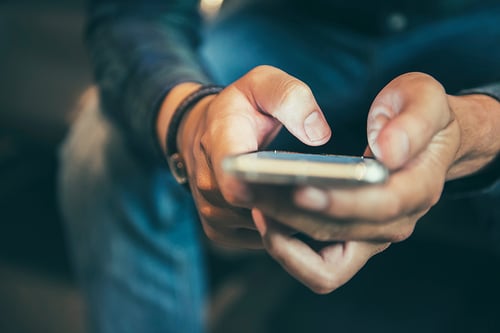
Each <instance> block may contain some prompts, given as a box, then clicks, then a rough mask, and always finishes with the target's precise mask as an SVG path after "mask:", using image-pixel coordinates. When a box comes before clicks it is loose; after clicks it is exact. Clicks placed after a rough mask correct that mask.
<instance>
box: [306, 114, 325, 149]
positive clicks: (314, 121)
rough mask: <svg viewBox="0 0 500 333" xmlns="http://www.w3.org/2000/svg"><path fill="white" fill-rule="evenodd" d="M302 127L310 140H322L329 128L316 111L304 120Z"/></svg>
mask: <svg viewBox="0 0 500 333" xmlns="http://www.w3.org/2000/svg"><path fill="white" fill-rule="evenodd" d="M304 129H305V131H306V134H307V137H308V138H309V140H311V141H312V142H315V141H323V140H324V139H325V138H327V137H328V136H329V135H330V128H329V127H328V126H327V125H326V124H325V121H324V120H323V117H321V115H320V113H319V112H318V111H314V112H313V113H311V114H310V115H309V116H307V118H306V119H305V120H304Z"/></svg>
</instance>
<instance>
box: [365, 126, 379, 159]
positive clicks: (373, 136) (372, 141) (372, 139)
mask: <svg viewBox="0 0 500 333" xmlns="http://www.w3.org/2000/svg"><path fill="white" fill-rule="evenodd" d="M378 134H379V131H377V130H371V131H370V132H369V133H368V144H369V145H370V149H371V150H372V153H373V155H374V156H375V157H376V158H377V159H381V158H382V154H381V151H380V147H379V146H378V143H377V138H378Z"/></svg>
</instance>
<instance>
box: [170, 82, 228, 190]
mask: <svg viewBox="0 0 500 333" xmlns="http://www.w3.org/2000/svg"><path fill="white" fill-rule="evenodd" d="M223 89H224V87H222V86H218V85H213V84H210V85H203V86H201V87H199V88H198V89H197V90H195V91H193V92H192V93H191V94H189V95H188V96H187V97H186V98H184V100H183V101H182V102H181V103H180V104H179V106H178V107H177V109H175V111H174V114H173V115H172V118H171V120H170V124H169V125H168V128H167V137H166V140H167V142H166V147H167V151H166V153H167V162H168V166H169V168H170V171H171V172H172V175H173V176H174V178H175V180H176V181H177V182H178V183H179V184H186V183H187V179H188V177H187V172H186V166H185V164H184V159H183V158H182V156H181V154H180V153H179V151H178V149H177V131H178V130H179V126H180V124H181V121H182V119H184V116H185V115H186V114H187V113H188V112H189V111H191V109H192V108H193V107H194V106H195V104H196V103H198V102H199V101H200V100H202V99H203V98H205V97H207V96H209V95H214V94H218V93H220V92H221V91H222V90H223Z"/></svg>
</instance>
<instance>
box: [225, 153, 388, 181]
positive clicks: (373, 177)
mask: <svg viewBox="0 0 500 333" xmlns="http://www.w3.org/2000/svg"><path fill="white" fill-rule="evenodd" d="M222 167H223V169H224V171H225V172H227V173H229V174H231V175H233V176H234V177H236V178H238V179H240V180H242V181H245V182H248V183H255V184H274V185H316V186H317V185H320V186H346V187H347V186H359V185H369V184H382V183H384V182H385V181H386V180H387V178H388V176H389V171H388V170H387V168H386V167H385V166H384V165H383V164H381V163H380V162H378V161H376V160H375V159H372V158H367V157H362V156H343V155H322V154H302V153H294V152H286V151H259V152H253V153H247V154H241V155H236V156H231V157H227V158H226V159H224V161H223V164H222Z"/></svg>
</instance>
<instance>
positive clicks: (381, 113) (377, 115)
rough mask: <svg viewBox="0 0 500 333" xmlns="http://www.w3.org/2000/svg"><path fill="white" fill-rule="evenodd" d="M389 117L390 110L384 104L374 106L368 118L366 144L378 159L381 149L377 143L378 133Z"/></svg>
mask: <svg viewBox="0 0 500 333" xmlns="http://www.w3.org/2000/svg"><path fill="white" fill-rule="evenodd" d="M390 118H391V114H390V111H389V110H388V109H387V108H386V107H384V106H377V107H374V108H373V109H372V110H371V111H370V115H369V118H368V144H369V145H370V149H371V150H372V152H373V155H375V157H376V158H378V159H380V158H381V157H382V156H381V155H382V151H381V150H380V147H379V145H378V143H377V138H378V135H379V134H380V131H381V130H382V128H383V127H384V126H385V124H386V123H387V122H388V121H389V119H390Z"/></svg>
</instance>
